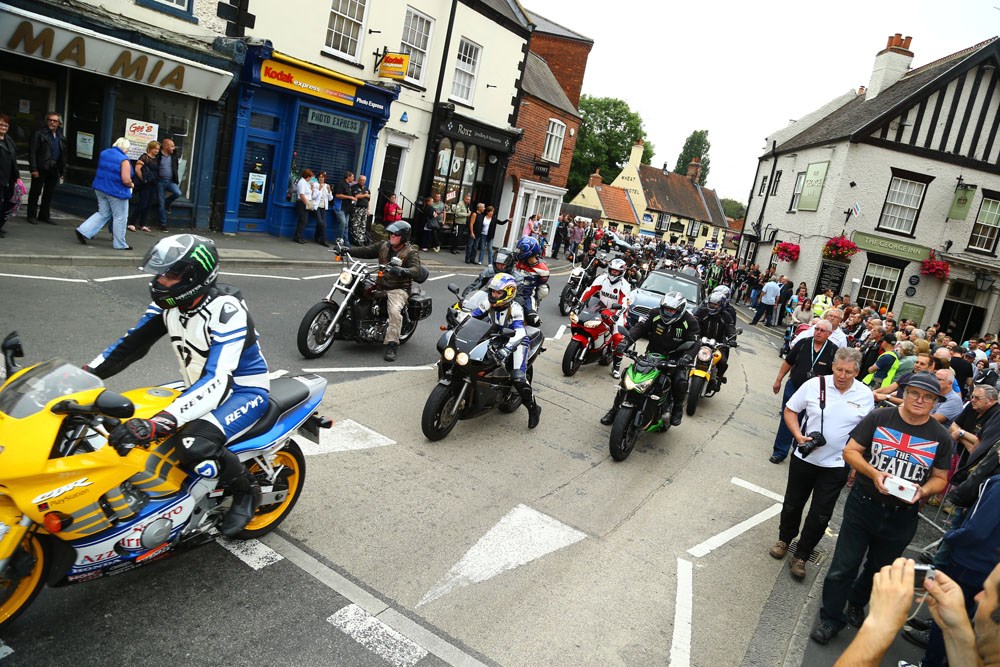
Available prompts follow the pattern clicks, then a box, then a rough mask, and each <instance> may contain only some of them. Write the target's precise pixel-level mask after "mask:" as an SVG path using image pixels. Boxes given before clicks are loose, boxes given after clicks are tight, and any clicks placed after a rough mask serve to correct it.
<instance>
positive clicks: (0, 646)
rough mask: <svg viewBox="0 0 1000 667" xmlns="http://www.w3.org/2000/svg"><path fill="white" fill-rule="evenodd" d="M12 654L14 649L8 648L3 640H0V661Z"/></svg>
mask: <svg viewBox="0 0 1000 667" xmlns="http://www.w3.org/2000/svg"><path fill="white" fill-rule="evenodd" d="M13 652H14V649H12V648H11V647H9V646H7V645H6V644H4V643H3V640H2V639H0V660H3V659H4V658H6V657H7V656H8V655H10V654H11V653H13Z"/></svg>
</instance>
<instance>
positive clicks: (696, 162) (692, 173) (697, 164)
mask: <svg viewBox="0 0 1000 667" xmlns="http://www.w3.org/2000/svg"><path fill="white" fill-rule="evenodd" d="M687 176H688V178H690V179H691V182H692V183H698V182H700V181H701V158H700V157H693V158H691V162H690V163H688V174H687Z"/></svg>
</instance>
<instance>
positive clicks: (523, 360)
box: [469, 273, 542, 429]
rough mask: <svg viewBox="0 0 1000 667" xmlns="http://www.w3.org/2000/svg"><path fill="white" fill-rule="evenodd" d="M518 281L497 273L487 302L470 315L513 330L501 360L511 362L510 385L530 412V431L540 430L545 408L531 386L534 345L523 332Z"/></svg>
mask: <svg viewBox="0 0 1000 667" xmlns="http://www.w3.org/2000/svg"><path fill="white" fill-rule="evenodd" d="M517 289H518V286H517V280H515V279H514V277H513V276H512V275H510V274H509V273H498V274H496V275H495V276H493V279H492V280H490V284H489V285H488V286H487V296H488V300H489V301H488V302H487V301H485V300H484V301H481V302H480V303H478V304H476V305H475V306H474V307H473V309H472V311H471V312H470V313H469V314H470V315H471V316H472V317H475V318H476V319H480V320H486V321H488V322H490V324H494V325H497V326H500V327H506V328H508V329H513V330H514V335H513V336H511V337H510V338H509V339H508V340H507V343H506V344H505V345H504V347H502V348H501V349H500V350H499V351H498V356H499V357H500V360H501V361H503V360H506V358H507V357H510V356H513V359H511V361H512V363H511V371H510V379H511V384H513V385H514V387H515V388H516V389H517V393H518V394H520V395H521V400H522V401H523V402H524V406H525V407H526V408H527V409H528V428H529V429H531V428H535V427H536V426H538V420H539V417H540V415H541V414H542V408H541V406H539V405H538V403H537V402H536V401H535V398H534V396H533V395H532V392H531V385H530V384H529V383H528V376H527V371H528V351H529V346H530V345H531V341H530V340H529V338H528V335H527V332H526V331H525V329H524V309H523V308H522V307H521V304H519V303H518V302H517V301H515V300H514V297H515V296H517Z"/></svg>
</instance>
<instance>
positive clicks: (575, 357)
mask: <svg viewBox="0 0 1000 667" xmlns="http://www.w3.org/2000/svg"><path fill="white" fill-rule="evenodd" d="M582 350H583V344H582V343H581V342H580V341H578V340H573V341H570V343H569V345H567V346H566V351H565V352H564V353H563V358H562V372H563V375H565V376H566V377H571V376H573V375H576V372H577V371H578V370H580V364H582V363H583V362H582V361H581V360H580V353H581V351H582Z"/></svg>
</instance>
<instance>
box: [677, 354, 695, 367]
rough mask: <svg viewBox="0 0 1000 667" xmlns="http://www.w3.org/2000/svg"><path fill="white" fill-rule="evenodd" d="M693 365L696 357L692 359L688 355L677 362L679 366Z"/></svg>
mask: <svg viewBox="0 0 1000 667" xmlns="http://www.w3.org/2000/svg"><path fill="white" fill-rule="evenodd" d="M693 363H694V357H690V356H688V355H686V354H685V355H684V356H682V357H681V358H680V359H678V360H677V365H678V366H690V365H691V364H693Z"/></svg>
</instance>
